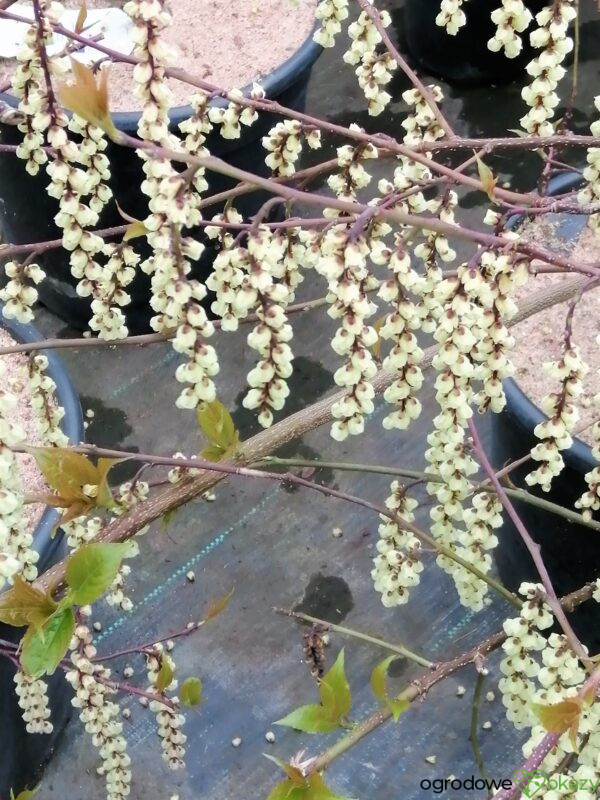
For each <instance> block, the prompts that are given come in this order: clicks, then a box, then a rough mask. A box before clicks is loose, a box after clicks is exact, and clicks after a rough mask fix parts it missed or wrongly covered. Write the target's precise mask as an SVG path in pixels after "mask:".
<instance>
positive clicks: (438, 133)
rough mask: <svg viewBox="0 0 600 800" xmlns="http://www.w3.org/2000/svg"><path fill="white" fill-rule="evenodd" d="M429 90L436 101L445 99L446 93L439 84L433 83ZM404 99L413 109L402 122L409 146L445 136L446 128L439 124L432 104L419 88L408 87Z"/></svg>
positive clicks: (405, 139)
mask: <svg viewBox="0 0 600 800" xmlns="http://www.w3.org/2000/svg"><path fill="white" fill-rule="evenodd" d="M428 90H429V92H430V93H431V97H432V99H433V101H434V102H435V103H440V102H441V101H442V100H443V99H444V94H443V92H442V90H441V89H440V87H439V86H436V85H435V84H431V86H429V87H428ZM402 99H403V100H404V102H405V103H406V105H407V106H409V108H411V109H412V110H411V113H410V114H409V115H408V116H407V117H406V119H405V120H404V121H403V122H402V127H403V128H404V130H405V131H406V133H405V135H404V143H405V144H407V145H409V147H416V146H418V145H419V144H421V142H435V141H436V140H437V139H442V138H443V137H444V136H445V133H444V129H443V128H442V126H441V125H440V124H439V122H438V120H437V118H436V116H435V114H434V113H433V111H432V109H431V106H430V104H429V103H428V101H427V100H426V98H425V97H423V95H422V93H421V92H420V91H419V90H418V89H407V90H406V91H405V92H403V93H402Z"/></svg>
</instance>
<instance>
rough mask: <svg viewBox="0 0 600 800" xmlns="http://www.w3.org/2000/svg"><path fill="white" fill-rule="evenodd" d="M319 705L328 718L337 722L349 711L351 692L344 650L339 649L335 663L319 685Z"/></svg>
mask: <svg viewBox="0 0 600 800" xmlns="http://www.w3.org/2000/svg"><path fill="white" fill-rule="evenodd" d="M319 692H320V695H321V705H322V706H323V708H324V709H325V711H326V712H327V715H328V718H329V719H330V720H332V721H334V722H336V723H338V722H339V721H340V720H341V719H342V718H343V717H345V716H346V714H347V713H348V712H349V711H350V708H351V706H352V694H351V692H350V686H349V684H348V680H347V678H346V672H345V669H344V650H343V649H342V650H340V652H339V653H338V657H337V658H336V660H335V663H334V664H333V666H332V667H331V669H330V670H329V672H327V673H326V674H325V675H324V676H323V679H322V680H321V683H320V685H319Z"/></svg>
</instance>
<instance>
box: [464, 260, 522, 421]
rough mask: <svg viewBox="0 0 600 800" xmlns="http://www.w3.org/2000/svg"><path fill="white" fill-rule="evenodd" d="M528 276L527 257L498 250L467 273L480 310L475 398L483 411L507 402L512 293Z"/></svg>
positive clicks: (510, 366)
mask: <svg viewBox="0 0 600 800" xmlns="http://www.w3.org/2000/svg"><path fill="white" fill-rule="evenodd" d="M528 276H529V265H528V262H527V261H526V260H524V259H511V258H510V257H509V256H508V255H506V254H505V253H498V252H496V251H485V252H483V253H481V256H480V258H479V268H478V269H475V268H473V269H470V270H468V271H466V272H465V285H466V286H467V287H468V290H469V292H470V295H471V298H472V300H473V302H475V303H476V304H477V306H478V308H479V310H480V314H479V316H478V327H477V346H476V349H475V352H474V354H473V357H474V360H475V362H476V363H477V369H476V377H477V379H478V380H479V381H481V383H482V387H481V389H480V390H479V391H478V392H477V393H476V394H475V396H474V401H475V402H476V403H477V404H478V406H479V410H480V412H482V413H483V412H484V411H485V410H487V409H488V408H490V409H491V410H492V411H494V412H495V413H498V412H500V411H502V409H503V408H504V405H505V403H506V399H505V397H504V390H503V388H502V381H503V380H504V379H505V378H508V377H510V376H511V375H512V373H513V366H512V362H511V361H510V359H509V352H510V350H511V348H512V347H513V346H514V339H513V337H512V336H511V335H510V334H509V332H508V329H507V327H506V323H507V322H508V321H509V320H511V319H512V317H514V315H515V314H516V311H517V307H516V305H515V303H514V302H513V301H512V299H511V297H510V293H511V292H512V291H513V289H514V288H515V287H516V286H521V285H523V284H524V283H525V282H526V281H527V279H528Z"/></svg>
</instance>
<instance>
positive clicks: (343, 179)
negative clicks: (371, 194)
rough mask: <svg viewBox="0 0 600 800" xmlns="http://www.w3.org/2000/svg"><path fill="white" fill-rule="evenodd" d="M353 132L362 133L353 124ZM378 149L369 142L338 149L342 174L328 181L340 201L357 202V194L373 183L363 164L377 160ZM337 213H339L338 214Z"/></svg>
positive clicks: (337, 174) (333, 176)
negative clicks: (370, 160)
mask: <svg viewBox="0 0 600 800" xmlns="http://www.w3.org/2000/svg"><path fill="white" fill-rule="evenodd" d="M350 128H351V130H354V131H359V132H361V128H359V127H358V125H355V124H354V123H352V124H351V125H350ZM377 157H378V153H377V148H376V147H374V146H373V145H372V144H370V143H369V142H367V143H362V142H361V143H360V144H357V145H355V146H352V145H349V144H345V145H342V147H338V149H337V162H338V167H339V168H340V172H335V173H333V175H330V176H329V178H328V179H327V185H328V186H329V188H330V189H331V190H332V191H334V192H335V194H336V196H337V197H338V198H339V199H340V200H356V194H357V192H358V191H359V190H360V189H364V188H365V186H368V185H369V183H370V182H371V175H370V174H369V173H368V172H367V170H366V169H365V168H364V166H363V164H362V162H363V161H367V160H369V159H371V158H377ZM336 213H337V212H336Z"/></svg>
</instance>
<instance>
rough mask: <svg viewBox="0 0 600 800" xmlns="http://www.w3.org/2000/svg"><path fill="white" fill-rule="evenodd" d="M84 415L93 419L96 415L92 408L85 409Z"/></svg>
mask: <svg viewBox="0 0 600 800" xmlns="http://www.w3.org/2000/svg"><path fill="white" fill-rule="evenodd" d="M85 415H86V417H87V418H88V419H94V417H95V416H96V412H95V411H94V409H93V408H88V409H87V411H86V412H85Z"/></svg>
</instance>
